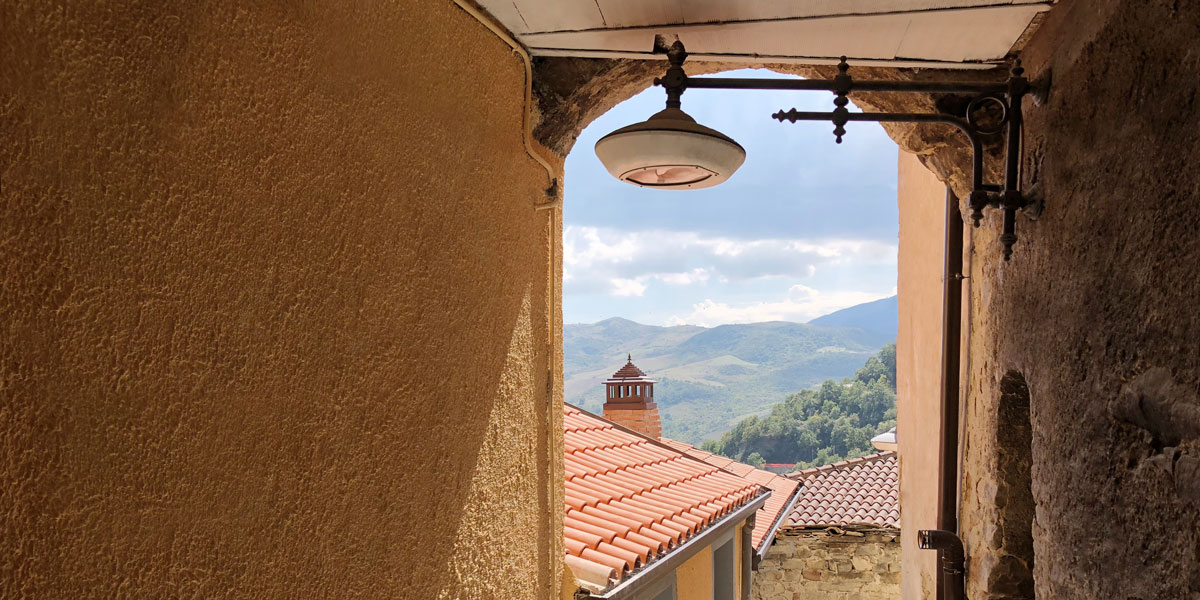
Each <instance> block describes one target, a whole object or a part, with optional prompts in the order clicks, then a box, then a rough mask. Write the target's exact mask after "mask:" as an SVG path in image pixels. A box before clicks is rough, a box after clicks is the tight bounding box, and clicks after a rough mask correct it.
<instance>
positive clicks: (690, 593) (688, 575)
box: [675, 546, 713, 600]
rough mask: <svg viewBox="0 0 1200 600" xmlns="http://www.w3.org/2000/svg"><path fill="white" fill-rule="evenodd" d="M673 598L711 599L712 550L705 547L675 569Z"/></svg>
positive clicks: (689, 599)
mask: <svg viewBox="0 0 1200 600" xmlns="http://www.w3.org/2000/svg"><path fill="white" fill-rule="evenodd" d="M675 597H676V598H678V599H679V600H706V599H708V598H712V597H713V548H712V546H705V547H703V548H701V549H700V551H699V552H697V553H695V554H693V555H692V557H691V558H689V559H687V560H686V561H684V563H683V564H681V565H679V566H678V567H677V568H676V569H675Z"/></svg>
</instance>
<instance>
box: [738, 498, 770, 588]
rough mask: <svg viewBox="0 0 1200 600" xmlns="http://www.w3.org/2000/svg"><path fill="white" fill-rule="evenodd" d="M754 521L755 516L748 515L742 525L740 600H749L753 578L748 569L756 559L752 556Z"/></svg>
mask: <svg viewBox="0 0 1200 600" xmlns="http://www.w3.org/2000/svg"><path fill="white" fill-rule="evenodd" d="M754 520H755V515H750V518H749V519H746V522H745V523H743V524H742V600H750V578H751V577H752V576H753V575H752V574H751V572H750V571H751V569H750V567H751V566H752V565H753V562H754V559H755V558H757V557H756V556H755V554H754ZM764 543H765V542H764Z"/></svg>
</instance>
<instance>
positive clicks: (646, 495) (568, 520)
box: [563, 405, 763, 590]
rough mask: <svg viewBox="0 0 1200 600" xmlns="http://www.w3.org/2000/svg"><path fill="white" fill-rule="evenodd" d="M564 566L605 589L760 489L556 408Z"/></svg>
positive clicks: (567, 407)
mask: <svg viewBox="0 0 1200 600" xmlns="http://www.w3.org/2000/svg"><path fill="white" fill-rule="evenodd" d="M563 424H564V435H563V446H564V452H563V466H564V470H565V482H564V486H565V496H566V505H567V506H566V517H565V520H564V523H563V525H564V527H563V537H564V538H565V539H564V542H565V544H566V552H567V557H566V562H567V565H568V566H569V567H570V568H571V571H572V572H573V573H574V574H575V577H576V579H578V580H579V581H580V582H581V583H582V584H586V585H588V586H589V587H592V588H594V589H596V590H603V589H606V588H608V587H611V586H613V585H615V584H617V583H618V582H620V581H621V580H622V579H623V578H625V577H626V576H627V575H628V574H629V573H630V572H632V571H635V570H637V569H639V568H642V567H643V566H645V565H647V564H652V563H653V562H654V561H655V560H657V559H659V558H661V557H663V556H665V555H666V554H669V553H670V552H671V551H673V550H674V549H675V548H676V547H678V546H679V544H681V543H682V542H684V541H685V540H687V539H689V538H691V537H692V536H694V535H696V534H697V533H699V532H700V531H701V530H703V529H705V528H706V527H708V526H709V525H711V524H713V523H715V522H717V521H719V520H720V519H721V518H722V517H724V516H725V515H727V514H729V513H730V512H733V511H734V510H735V509H737V508H738V507H739V506H742V505H744V504H745V503H747V502H749V501H751V500H753V499H754V498H755V497H757V496H758V495H759V494H760V493H762V491H763V490H762V488H761V487H760V486H758V485H756V484H754V483H751V482H750V481H748V480H746V479H743V478H741V477H738V476H736V475H734V474H732V473H729V472H727V471H722V470H720V469H718V468H716V467H714V466H712V465H710V464H707V463H705V462H703V461H700V460H696V459H694V458H691V457H689V456H686V455H685V454H683V453H681V452H677V451H675V450H672V449H671V448H669V447H668V446H666V445H665V444H662V443H660V442H658V441H657V440H653V439H651V438H648V437H646V436H643V435H641V434H638V433H636V432H633V431H630V430H627V429H624V428H620V427H617V426H615V425H613V424H612V423H611V422H609V421H606V420H604V419H603V418H600V417H598V416H596V415H593V414H591V413H588V412H585V411H582V410H580V409H578V408H575V407H574V406H570V405H564V406H563Z"/></svg>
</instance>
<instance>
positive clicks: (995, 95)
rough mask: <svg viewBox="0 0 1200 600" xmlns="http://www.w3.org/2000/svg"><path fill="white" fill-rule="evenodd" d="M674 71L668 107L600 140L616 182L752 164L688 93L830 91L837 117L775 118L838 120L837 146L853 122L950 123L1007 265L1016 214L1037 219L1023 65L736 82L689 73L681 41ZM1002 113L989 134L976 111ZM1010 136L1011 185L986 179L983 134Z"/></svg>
mask: <svg viewBox="0 0 1200 600" xmlns="http://www.w3.org/2000/svg"><path fill="white" fill-rule="evenodd" d="M667 60H668V62H669V64H670V66H669V67H668V68H667V70H666V73H665V74H664V75H663V77H661V78H656V79H655V80H654V85H661V86H663V88H664V89H666V92H667V108H666V110H663V111H662V112H659V113H658V114H655V115H654V116H652V117H650V118H649V119H647V120H646V121H643V122H641V123H637V124H634V125H629V126H627V127H623V128H621V129H618V130H616V131H614V132H612V133H610V134H608V135H606V136H604V137H603V138H601V139H600V141H598V142H596V156H597V157H599V158H600V161H601V162H602V163H604V166H605V168H607V169H608V172H609V173H611V174H612V175H613V176H614V177H617V178H618V179H621V180H622V181H625V182H628V183H631V184H634V185H639V186H643V187H658V188H663V189H698V188H704V187H711V186H714V185H717V184H719V183H721V182H723V181H725V180H726V179H728V178H729V176H730V175H732V174H733V172H734V171H736V170H737V168H738V167H740V166H741V164H742V162H743V161H744V160H745V156H746V152H745V150H743V149H742V147H741V146H740V145H738V144H737V142H735V141H733V140H732V139H730V138H729V137H728V136H726V135H724V134H722V133H720V132H718V131H716V130H713V129H710V128H708V127H704V126H703V125H700V124H698V123H696V122H695V120H694V119H692V118H691V117H690V116H688V115H687V113H684V112H683V111H682V110H680V97H681V96H682V95H683V92H684V91H685V90H687V89H688V88H697V89H740V90H824V91H829V92H833V93H834V100H833V104H834V109H833V110H832V111H830V112H805V111H797V110H796V109H794V108H793V109H791V110H788V111H786V112H785V111H783V110H780V111H779V112H776V113H775V114H774V115H772V116H773V117H774V118H775V119H777V120H779V121H781V122H782V121H788V122H791V123H795V122H796V121H831V122H832V123H833V125H834V129H833V134H834V136H835V138H836V141H837V143H839V144H840V143H841V142H842V136H844V135H845V134H846V128H845V126H846V124H847V123H850V122H852V121H874V122H910V123H944V124H948V125H953V126H954V127H957V128H958V129H959V130H960V131H962V132H963V133H964V134H966V136H967V139H968V140H969V141H970V143H971V153H972V154H971V195H970V197H969V198H968V206H969V207H970V208H971V220H972V221H973V222H974V225H975V226H976V227H978V226H979V222H980V220H981V219H982V218H983V210H984V209H985V208H998V209H1000V210H1002V211H1003V224H1002V230H1001V233H1000V242H1001V244H1002V245H1003V253H1004V260H1008V259H1009V258H1010V257H1011V256H1012V247H1013V244H1015V243H1016V241H1017V235H1016V212H1017V211H1018V210H1020V209H1024V208H1026V207H1029V208H1030V209H1031V210H1030V214H1031V216H1036V215H1037V212H1038V211H1039V210H1040V204H1039V205H1035V203H1034V202H1032V201H1031V200H1030V199H1029V198H1027V197H1026V196H1025V195H1023V194H1022V193H1021V188H1020V186H1021V177H1020V175H1021V173H1020V163H1021V160H1020V150H1021V100H1022V98H1023V97H1024V96H1025V95H1026V94H1027V93H1029V91H1030V86H1029V82H1028V80H1026V79H1025V77H1024V76H1023V73H1024V69H1022V68H1021V66H1020V61H1017V63H1016V64H1015V66H1014V67H1013V69H1012V71H1011V72H1010V74H1009V77H1008V79H1007V80H1006V81H1003V82H998V83H976V82H907V81H854V79H853V78H852V77H851V76H850V73H849V71H850V65H849V64H847V63H846V57H844V56H843V57H842V60H841V62H840V63H839V64H838V67H837V68H838V74H837V75H836V76H834V78H833V79H829V80H818V79H798V80H796V79H747V78H734V77H699V78H692V77H688V76H687V74H686V73H685V72H684V70H683V63H684V61H685V60H687V50H686V49H685V48H684V46H683V43H682V42H679V41H676V42H675V43H674V44H672V45H671V48H670V50H669V51H668V52H667ZM852 91H869V92H900V93H925V94H928V93H959V94H971V95H973V96H974V98H973V99H972V100H971V101H970V102H969V103H968V104H967V108H966V111H964V113H963V115H962V116H956V115H951V114H946V113H868V112H853V113H852V112H850V110H849V109H847V108H846V105H847V104H849V103H850V100H849V95H850V93H851V92H852ZM989 103H990V104H994V105H996V106H998V107H999V108H1000V109H1001V119H1000V121H999V124H998V125H997V126H996V127H995V128H992V129H985V128H983V127H981V126H980V124H979V123H977V122H976V120H975V118H974V116H973V115H974V113H975V112H976V109H978V108H980V107H982V106H984V105H985V104H989ZM986 135H1004V136H1005V137H1006V144H1005V151H1004V161H1005V169H1004V183H1003V185H995V184H990V185H989V184H985V183H984V182H983V143H982V141H981V139H980V138H981V136H986Z"/></svg>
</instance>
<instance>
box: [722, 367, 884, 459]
mask: <svg viewBox="0 0 1200 600" xmlns="http://www.w3.org/2000/svg"><path fill="white" fill-rule="evenodd" d="M895 425H896V345H895V344H888V345H887V346H884V348H883V349H882V350H880V351H879V354H877V355H876V356H872V357H871V358H869V359H868V360H867V362H866V364H864V365H863V366H862V368H860V369H858V371H857V372H855V373H854V376H853V377H847V378H845V379H842V380H841V381H835V380H833V379H830V380H827V381H825V382H824V383H823V384H821V387H820V388H818V389H808V390H801V391H799V392H797V393H795V394H790V395H788V397H787V399H786V400H784V401H783V402H780V403H779V404H776V405H775V406H773V407H771V411H770V414H769V415H768V416H766V417H765V418H760V417H758V416H752V417H749V418H746V419H744V420H742V421H740V422H739V423H737V425H735V426H734V427H733V429H732V430H730V431H728V432H726V433H725V434H724V435H723V436H721V439H720V440H716V441H713V440H709V441H707V442H705V443H704V444H703V447H704V449H705V450H708V451H709V452H716V453H717V454H722V455H724V456H728V457H730V458H733V459H735V460H741V461H743V462H751V463H755V462H775V463H797V465H796V466H797V468H806V467H810V466H819V465H825V464H829V463H833V462H837V461H839V460H843V459H846V458H857V457H859V456H865V455H867V454H870V453H872V452H874V451H875V450H874V449H873V448H872V447H871V438H872V437H874V436H875V435H876V434H879V433H882V432H884V431H887V430H888V429H890V428H892V427H894V426H895Z"/></svg>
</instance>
